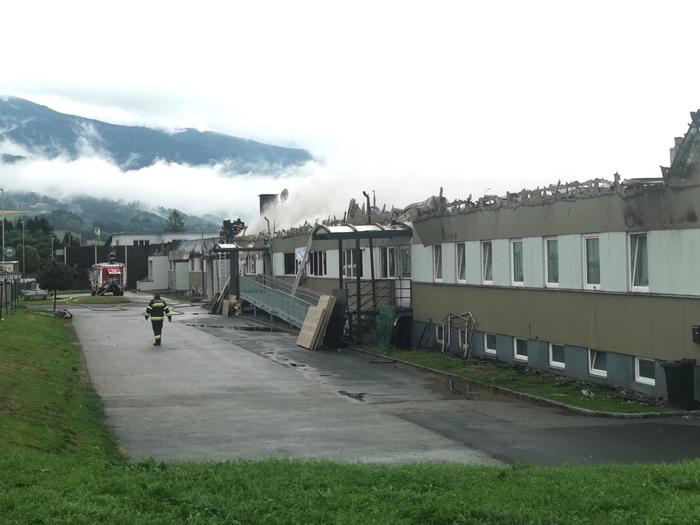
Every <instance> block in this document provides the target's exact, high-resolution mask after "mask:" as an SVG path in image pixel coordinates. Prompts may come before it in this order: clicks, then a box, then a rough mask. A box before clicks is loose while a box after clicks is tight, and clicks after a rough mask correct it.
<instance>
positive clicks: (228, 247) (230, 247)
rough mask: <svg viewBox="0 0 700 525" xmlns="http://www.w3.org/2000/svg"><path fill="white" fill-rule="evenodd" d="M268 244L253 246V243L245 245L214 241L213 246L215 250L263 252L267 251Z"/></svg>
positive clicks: (268, 248)
mask: <svg viewBox="0 0 700 525" xmlns="http://www.w3.org/2000/svg"><path fill="white" fill-rule="evenodd" d="M269 250H270V246H255V244H253V243H250V244H247V245H242V244H238V243H235V242H232V243H228V244H226V243H216V246H214V251H215V252H263V251H269Z"/></svg>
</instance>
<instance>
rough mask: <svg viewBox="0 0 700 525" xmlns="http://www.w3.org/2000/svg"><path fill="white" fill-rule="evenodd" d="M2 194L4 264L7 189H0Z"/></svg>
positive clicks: (3, 256)
mask: <svg viewBox="0 0 700 525" xmlns="http://www.w3.org/2000/svg"><path fill="white" fill-rule="evenodd" d="M0 192H2V217H0V219H2V262H5V188H0Z"/></svg>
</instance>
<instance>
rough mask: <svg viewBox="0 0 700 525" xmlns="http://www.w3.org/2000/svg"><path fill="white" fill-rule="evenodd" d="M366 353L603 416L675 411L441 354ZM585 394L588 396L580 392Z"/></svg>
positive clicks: (531, 371) (575, 383) (552, 378)
mask: <svg viewBox="0 0 700 525" xmlns="http://www.w3.org/2000/svg"><path fill="white" fill-rule="evenodd" d="M367 349H368V350H370V351H372V352H375V353H377V354H381V355H384V356H387V357H394V358H397V359H401V360H403V361H407V362H409V363H415V364H417V365H421V366H427V367H429V368H434V369H436V370H441V371H443V372H447V373H449V374H453V375H456V376H459V377H463V378H465V379H469V380H472V381H475V382H479V383H482V384H485V385H489V386H496V387H505V388H510V389H511V390H516V391H518V392H523V393H525V394H532V395H535V396H540V397H544V398H546V399H551V400H552V401H558V402H560V403H566V404H568V405H572V406H575V407H579V408H586V409H588V410H598V411H604V412H625V413H644V412H667V411H671V410H675V409H674V408H673V407H670V406H669V405H667V404H665V403H662V402H654V401H652V400H649V402H646V401H642V400H639V399H634V398H631V399H630V398H626V397H624V396H623V395H622V393H621V392H620V391H618V390H615V389H613V388H608V387H606V386H604V385H596V384H593V383H582V382H579V381H572V380H569V379H567V378H563V377H558V376H554V375H549V374H542V373H540V372H539V371H537V370H534V369H522V368H514V367H511V366H508V365H506V364H505V363H498V362H495V361H487V360H476V359H467V360H464V359H462V358H460V357H457V356H454V355H451V354H443V353H441V352H429V351H410V350H397V349H394V348H380V347H369V348H367ZM584 391H585V392H587V394H588V395H586V394H584V393H583V392H584Z"/></svg>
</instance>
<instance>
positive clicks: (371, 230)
mask: <svg viewBox="0 0 700 525" xmlns="http://www.w3.org/2000/svg"><path fill="white" fill-rule="evenodd" d="M412 235H413V227H412V226H411V224H410V223H406V222H395V223H391V224H360V225H354V224H341V225H339V226H324V225H323V224H319V225H317V226H316V227H315V228H314V230H313V233H312V236H313V239H314V240H319V241H326V240H345V239H393V238H396V237H411V236H412Z"/></svg>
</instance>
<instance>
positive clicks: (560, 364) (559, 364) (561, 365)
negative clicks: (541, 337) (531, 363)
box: [549, 343, 566, 370]
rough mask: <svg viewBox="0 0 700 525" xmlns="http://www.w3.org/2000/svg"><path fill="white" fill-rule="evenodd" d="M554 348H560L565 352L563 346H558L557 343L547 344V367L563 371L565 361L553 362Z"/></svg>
mask: <svg viewBox="0 0 700 525" xmlns="http://www.w3.org/2000/svg"><path fill="white" fill-rule="evenodd" d="M555 346H560V347H562V348H563V349H564V352H566V347H565V346H564V345H560V344H558V343H549V366H551V367H552V368H559V369H560V370H564V369H565V368H566V361H555V360H554V352H553V350H554V348H553V347H555Z"/></svg>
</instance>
